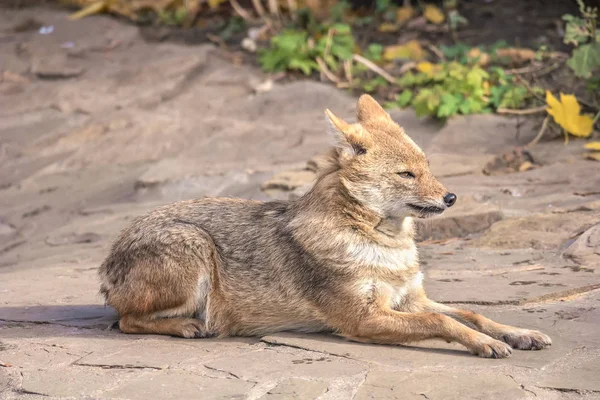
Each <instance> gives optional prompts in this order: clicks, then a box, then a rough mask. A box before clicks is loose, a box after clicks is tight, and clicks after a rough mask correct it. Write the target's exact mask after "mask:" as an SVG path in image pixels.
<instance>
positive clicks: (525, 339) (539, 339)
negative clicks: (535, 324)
mask: <svg viewBox="0 0 600 400" xmlns="http://www.w3.org/2000/svg"><path fill="white" fill-rule="evenodd" d="M502 340H503V341H505V342H506V343H508V344H509V345H510V346H511V347H512V348H513V349H519V350H541V349H543V348H545V347H548V346H551V345H552V339H550V337H549V336H548V335H545V334H543V333H542V332H538V331H531V330H529V329H517V330H515V331H514V332H507V333H505V334H504V335H502Z"/></svg>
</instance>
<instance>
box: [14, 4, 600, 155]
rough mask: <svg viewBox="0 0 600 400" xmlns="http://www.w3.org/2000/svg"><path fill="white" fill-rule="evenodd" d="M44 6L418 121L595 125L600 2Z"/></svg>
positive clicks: (564, 128)
mask: <svg viewBox="0 0 600 400" xmlns="http://www.w3.org/2000/svg"><path fill="white" fill-rule="evenodd" d="M32 2H34V1H33V0H13V3H15V5H25V4H26V3H32ZM34 3H39V1H37V2H34ZM46 3H52V4H59V5H60V6H61V7H68V8H71V9H72V12H73V13H72V14H71V18H72V19H81V18H86V17H88V16H91V15H94V14H100V13H108V14H112V15H114V16H116V17H118V18H124V19H127V20H129V21H131V22H133V23H136V24H139V25H140V26H141V27H142V34H144V36H145V37H146V38H147V39H148V40H157V41H162V40H175V41H182V42H185V43H189V44H193V43H200V42H206V41H209V42H212V43H215V44H216V45H218V46H219V47H221V48H222V49H223V50H224V51H225V52H226V53H227V54H229V56H230V57H231V60H232V61H233V62H234V63H240V64H241V63H250V64H254V65H256V66H259V67H260V68H262V69H263V70H264V71H265V72H268V73H271V75H270V81H269V82H272V81H275V80H294V79H317V80H321V81H324V82H329V83H330V84H332V85H335V86H337V87H338V88H340V89H341V90H349V91H356V92H361V93H362V92H368V93H372V94H373V95H375V96H376V97H378V98H379V99H380V100H382V101H384V102H385V104H386V106H387V107H388V108H394V107H412V108H414V109H415V111H416V113H417V114H418V115H419V116H430V117H434V118H439V119H442V120H443V119H446V118H449V117H452V116H454V115H457V114H463V115H467V114H478V113H501V114H516V115H539V116H540V117H545V119H544V120H543V123H542V122H540V123H541V125H542V130H541V131H540V136H541V135H543V134H544V132H545V131H546V129H547V128H548V127H550V128H551V130H552V128H554V129H555V131H557V132H559V133H561V134H563V135H564V136H565V140H568V138H569V135H573V136H579V137H588V138H589V137H592V136H593V131H594V128H597V127H598V119H599V117H600V112H599V111H600V74H599V72H600V30H598V8H599V7H598V6H599V3H600V0H555V1H543V0H471V1H468V0H443V1H433V0H371V1H366V0H57V1H49V0H48V1H46ZM269 82H267V83H266V86H265V90H268V87H269ZM541 120H542V118H540V121H541ZM588 147H589V148H590V149H593V148H598V149H600V145H599V144H598V143H591V144H590V143H588ZM590 154H591V157H592V158H596V159H599V160H600V153H590Z"/></svg>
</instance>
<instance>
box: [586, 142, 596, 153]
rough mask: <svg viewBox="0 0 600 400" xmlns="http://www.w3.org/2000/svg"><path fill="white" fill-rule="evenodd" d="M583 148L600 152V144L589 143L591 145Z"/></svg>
mask: <svg viewBox="0 0 600 400" xmlns="http://www.w3.org/2000/svg"><path fill="white" fill-rule="evenodd" d="M583 147H585V148H586V149H589V150H598V151H600V142H589V143H587V144H586V145H585V146H583Z"/></svg>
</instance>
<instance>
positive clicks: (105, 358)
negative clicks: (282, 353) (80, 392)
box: [77, 338, 254, 369]
mask: <svg viewBox="0 0 600 400" xmlns="http://www.w3.org/2000/svg"><path fill="white" fill-rule="evenodd" d="M252 342H253V340H252V339H243V338H240V339H238V338H232V339H226V340H216V339H209V340H187V339H177V338H173V339H171V340H160V339H137V340H135V341H134V342H129V343H127V344H124V345H123V344H122V345H119V346H118V347H115V348H113V349H110V348H109V349H106V350H105V351H102V352H100V351H98V352H94V353H91V354H90V355H88V356H86V357H83V358H80V359H79V360H78V361H77V365H82V366H95V367H103V368H149V369H167V368H171V367H175V366H176V365H178V364H180V363H185V364H188V365H190V364H194V363H195V364H197V365H200V364H202V363H203V362H204V361H208V360H211V359H214V358H219V357H223V356H225V355H227V354H230V353H234V354H236V356H240V355H242V354H243V353H246V352H252V351H253V350H254V349H253V348H252V346H251V343H252Z"/></svg>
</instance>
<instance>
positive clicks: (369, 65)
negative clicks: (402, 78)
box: [352, 54, 396, 85]
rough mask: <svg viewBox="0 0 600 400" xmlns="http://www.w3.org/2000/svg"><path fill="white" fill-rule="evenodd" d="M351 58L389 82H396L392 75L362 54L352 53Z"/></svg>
mask: <svg viewBox="0 0 600 400" xmlns="http://www.w3.org/2000/svg"><path fill="white" fill-rule="evenodd" d="M352 59H353V60H354V61H356V62H359V63H361V64H362V65H364V66H365V67H367V68H369V69H370V70H371V71H373V72H375V73H376V74H378V75H380V76H381V77H382V78H383V79H385V80H386V81H388V82H389V83H391V84H394V85H395V84H396V80H395V79H394V77H393V76H391V75H390V74H388V73H387V72H386V71H385V70H384V69H383V68H380V67H378V66H377V65H375V64H374V63H373V62H371V61H369V60H367V59H366V58H364V57H363V56H361V55H358V54H354V55H353V56H352Z"/></svg>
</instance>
